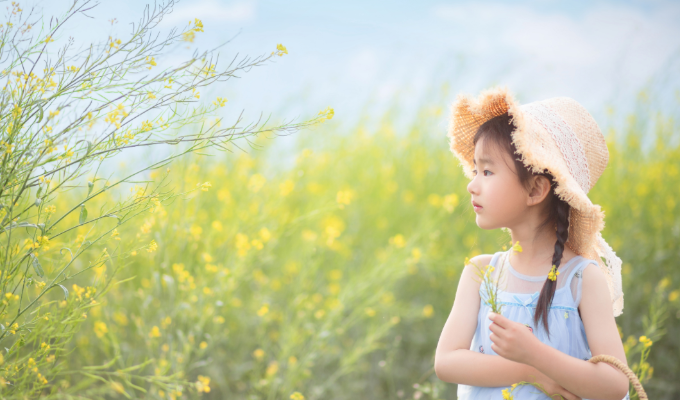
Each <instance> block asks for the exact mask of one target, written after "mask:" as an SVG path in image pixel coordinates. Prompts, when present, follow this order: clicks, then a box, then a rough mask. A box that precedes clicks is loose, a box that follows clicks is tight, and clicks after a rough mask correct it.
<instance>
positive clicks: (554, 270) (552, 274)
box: [548, 265, 560, 282]
mask: <svg viewBox="0 0 680 400" xmlns="http://www.w3.org/2000/svg"><path fill="white" fill-rule="evenodd" d="M559 274H560V271H558V270H557V267H555V265H553V266H552V268H551V269H550V273H549V274H548V279H550V280H551V281H553V282H555V281H556V280H557V275H559Z"/></svg>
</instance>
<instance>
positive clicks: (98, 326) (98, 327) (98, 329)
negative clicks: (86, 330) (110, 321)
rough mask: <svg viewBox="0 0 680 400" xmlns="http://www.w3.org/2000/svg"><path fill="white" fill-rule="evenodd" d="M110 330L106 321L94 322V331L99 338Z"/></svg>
mask: <svg viewBox="0 0 680 400" xmlns="http://www.w3.org/2000/svg"><path fill="white" fill-rule="evenodd" d="M108 331H109V329H108V328H107V327H106V324H105V323H103V322H101V321H97V322H95V323H94V333H95V334H96V335H97V337H98V338H100V337H102V336H104V335H105V334H106V332H108Z"/></svg>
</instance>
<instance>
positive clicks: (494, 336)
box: [489, 333, 498, 343]
mask: <svg viewBox="0 0 680 400" xmlns="http://www.w3.org/2000/svg"><path fill="white" fill-rule="evenodd" d="M489 339H491V341H492V342H493V343H496V341H497V340H498V335H496V334H495V333H492V334H491V335H489Z"/></svg>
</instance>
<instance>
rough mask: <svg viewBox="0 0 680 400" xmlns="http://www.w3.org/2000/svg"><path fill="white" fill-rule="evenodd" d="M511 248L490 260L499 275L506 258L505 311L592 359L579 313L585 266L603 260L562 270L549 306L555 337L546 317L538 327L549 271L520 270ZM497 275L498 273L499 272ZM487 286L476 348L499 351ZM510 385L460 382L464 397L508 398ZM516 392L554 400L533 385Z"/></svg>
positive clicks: (522, 399) (553, 342) (552, 342)
mask: <svg viewBox="0 0 680 400" xmlns="http://www.w3.org/2000/svg"><path fill="white" fill-rule="evenodd" d="M509 252H510V250H508V251H507V252H497V253H495V254H494V255H493V257H492V258H491V262H490V265H492V266H494V267H495V269H494V271H493V274H496V273H498V271H499V269H500V268H499V267H498V266H496V264H497V262H498V260H499V258H500V259H501V261H502V262H501V266H502V267H503V268H502V269H503V272H502V274H501V277H502V278H501V287H503V288H505V289H506V290H507V291H504V290H501V289H499V290H498V299H499V301H500V303H501V304H503V308H502V310H501V314H502V315H503V316H505V317H506V318H508V319H510V320H512V321H516V322H519V323H522V324H525V325H527V326H528V327H529V328H530V329H531V330H532V331H533V333H534V334H535V335H536V337H538V339H539V340H540V341H541V342H543V343H546V344H548V345H549V346H551V347H554V348H556V349H558V350H560V351H561V352H563V353H566V354H569V355H570V356H573V357H576V358H580V359H581V360H589V359H590V358H591V357H592V355H591V352H590V348H589V346H588V341H587V339H586V332H585V328H584V327H583V322H582V321H581V317H580V315H579V313H578V305H579V302H580V300H581V280H582V279H581V275H582V271H583V269H584V268H585V267H586V265H588V264H590V263H592V264H595V265H598V264H597V261H595V260H590V259H587V258H584V257H582V256H576V257H574V258H572V259H570V260H569V261H568V262H567V263H565V264H563V265H562V266H560V268H559V269H558V270H559V271H560V275H558V278H557V290H556V291H555V297H554V298H553V302H552V306H551V307H550V310H549V311H548V325H549V327H550V338H548V334H547V333H546V331H545V329H544V328H543V322H542V321H541V322H540V323H539V325H538V326H535V324H534V318H533V317H534V312H535V310H536V301H537V299H538V295H539V293H540V289H541V287H542V286H543V283H544V282H545V280H546V279H547V275H544V276H529V275H524V274H521V273H519V272H517V271H515V270H514V269H513V268H512V265H510V262H509V261H508V260H505V258H506V257H507V256H509ZM503 261H505V262H503ZM494 279H497V278H496V277H494ZM483 285H484V283H482V285H480V291H479V294H480V297H481V300H480V306H479V314H478V315H477V329H476V330H475V335H474V337H473V338H472V344H471V345H470V350H471V351H476V352H480V353H484V354H491V355H497V354H496V352H494V351H493V349H492V348H491V343H492V342H491V339H489V335H490V334H491V331H490V330H489V325H490V324H491V320H489V318H488V316H487V314H488V313H489V311H490V310H491V308H490V305H489V304H488V303H487V297H486V293H485V291H484V290H483ZM508 388H510V387H509V386H502V387H478V386H469V385H462V384H460V385H458V399H459V400H469V399H494V400H495V399H498V400H503V394H502V391H503V389H508ZM512 395H513V396H514V398H515V399H516V400H539V399H540V400H550V397H548V396H546V395H545V394H543V392H541V391H540V390H538V388H536V387H534V386H531V385H523V386H518V387H517V388H516V389H515V390H514V391H513V392H512ZM629 399H630V397H629V394H626V397H625V398H624V400H629ZM584 400H587V399H584Z"/></svg>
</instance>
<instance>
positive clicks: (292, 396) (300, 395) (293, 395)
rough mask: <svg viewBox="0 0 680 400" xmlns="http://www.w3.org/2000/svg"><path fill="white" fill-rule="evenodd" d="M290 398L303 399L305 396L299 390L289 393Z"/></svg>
mask: <svg viewBox="0 0 680 400" xmlns="http://www.w3.org/2000/svg"><path fill="white" fill-rule="evenodd" d="M290 398H291V399H292V400H305V396H303V395H302V393H300V392H293V394H291V395H290Z"/></svg>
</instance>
